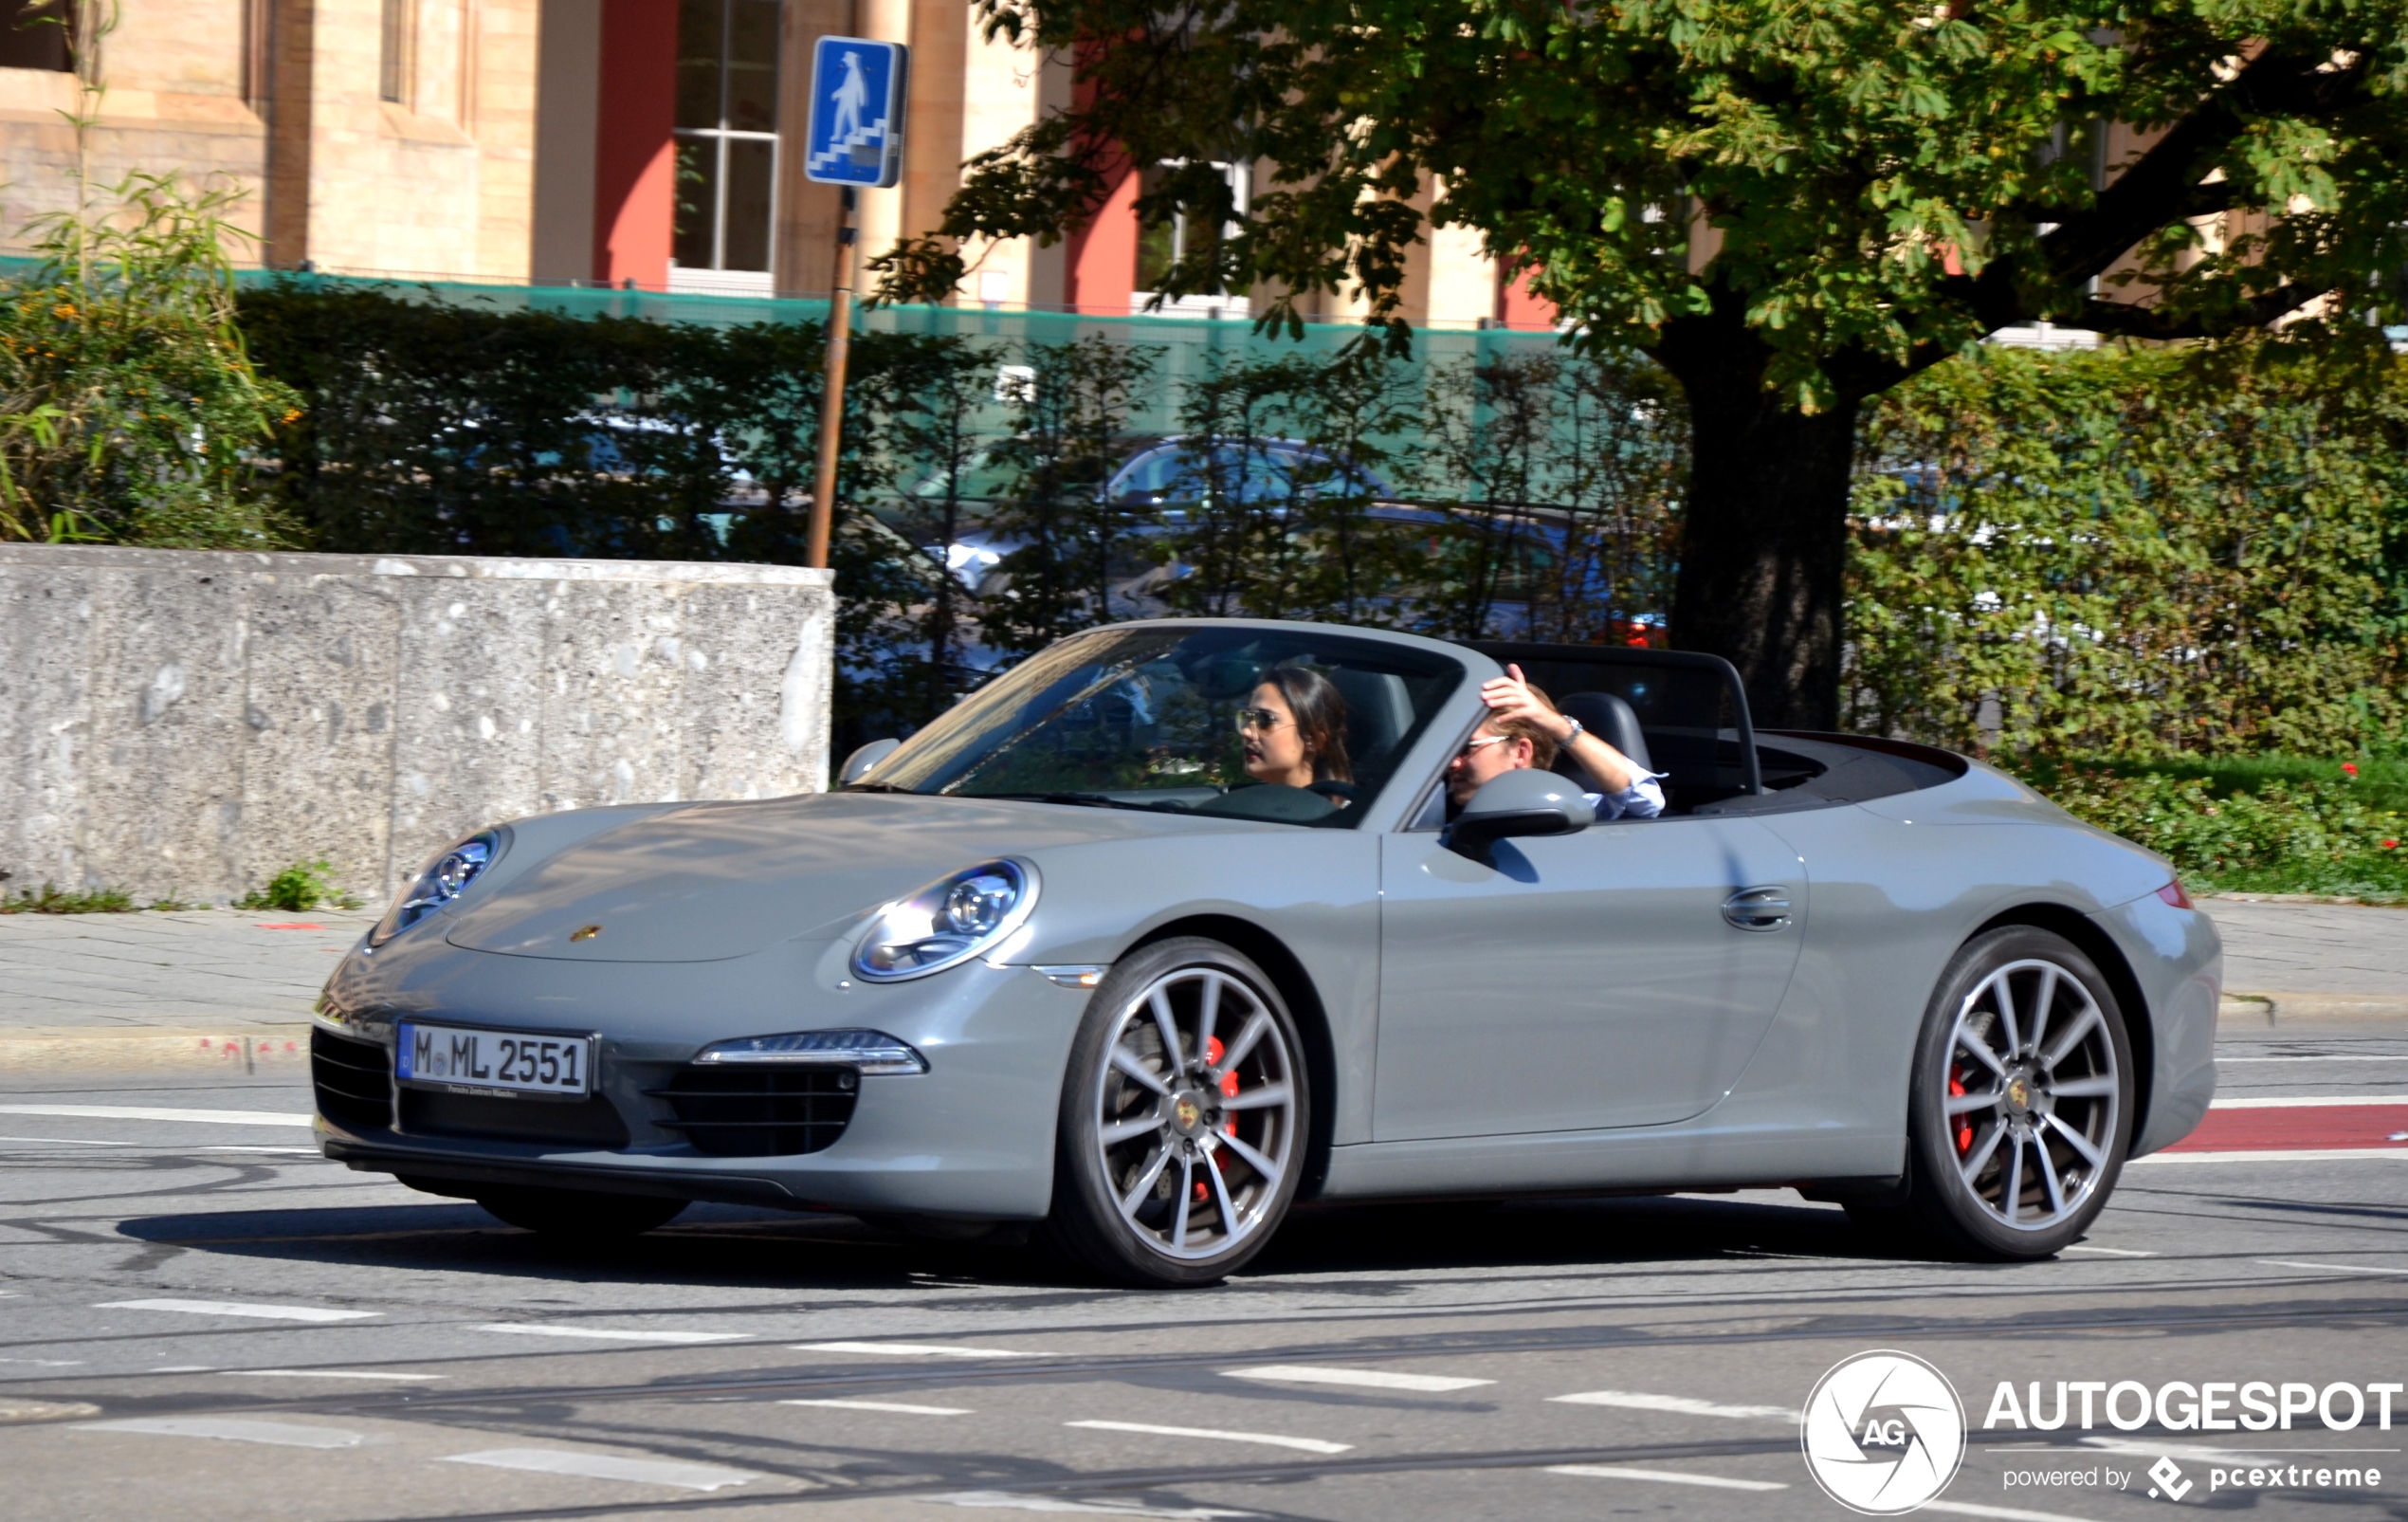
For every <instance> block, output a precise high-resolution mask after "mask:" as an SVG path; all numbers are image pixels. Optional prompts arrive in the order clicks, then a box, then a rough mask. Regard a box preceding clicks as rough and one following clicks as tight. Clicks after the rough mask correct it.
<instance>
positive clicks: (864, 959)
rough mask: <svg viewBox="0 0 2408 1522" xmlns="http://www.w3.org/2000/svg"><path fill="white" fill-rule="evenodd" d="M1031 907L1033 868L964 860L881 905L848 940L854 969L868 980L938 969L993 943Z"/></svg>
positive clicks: (890, 979)
mask: <svg viewBox="0 0 2408 1522" xmlns="http://www.w3.org/2000/svg"><path fill="white" fill-rule="evenodd" d="M1036 907H1037V873H1036V869H1035V868H1033V867H1031V866H1030V865H1029V864H1028V863H1026V862H1020V861H988V862H981V863H979V864H978V865H977V866H976V867H965V868H963V869H962V870H961V871H958V872H955V873H953V874H952V875H951V876H949V877H940V878H939V879H938V880H937V881H935V882H933V883H930V884H929V885H928V886H927V887H925V888H923V889H921V890H920V891H919V892H917V893H914V894H912V895H911V896H910V897H909V898H902V899H897V900H896V901H895V902H894V903H892V904H889V905H887V906H886V907H885V908H883V909H880V910H879V911H878V918H877V919H876V920H874V921H872V922H871V923H870V926H869V929H868V932H867V934H865V935H864V936H863V937H862V938H861V944H860V945H858V946H856V947H854V948H853V972H854V974H855V975H856V976H857V977H860V978H862V979H865V980H867V981H870V982H873V983H893V982H901V981H903V980H904V979H906V978H924V977H926V976H927V975H928V974H930V973H932V972H942V971H944V970H945V969H946V968H947V967H952V966H957V965H958V964H959V963H964V962H967V961H969V960H970V959H971V958H973V957H975V956H977V955H978V954H979V953H980V952H983V951H989V950H992V949H994V946H995V945H996V944H999V943H1000V942H1001V941H1002V940H1003V939H1004V937H1006V936H1008V935H1010V934H1011V933H1012V931H1014V930H1016V929H1018V928H1019V927H1020V926H1021V923H1022V922H1023V921H1025V920H1027V919H1028V917H1029V911H1030V910H1031V909H1033V908H1036Z"/></svg>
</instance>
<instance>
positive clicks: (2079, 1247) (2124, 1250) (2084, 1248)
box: [2057, 1242, 2157, 1257]
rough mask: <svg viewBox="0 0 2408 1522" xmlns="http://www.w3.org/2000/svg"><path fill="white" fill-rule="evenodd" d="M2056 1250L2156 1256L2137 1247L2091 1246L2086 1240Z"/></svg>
mask: <svg viewBox="0 0 2408 1522" xmlns="http://www.w3.org/2000/svg"><path fill="white" fill-rule="evenodd" d="M2057 1251H2058V1252H2060V1253H2105V1254H2106V1255H2107V1256H2109V1257H2155V1256H2157V1255H2156V1254H2155V1253H2143V1252H2141V1251H2139V1250H2138V1249H2135V1248H2130V1247H2092V1246H2091V1245H2090V1244H2089V1243H2088V1242H2076V1243H2074V1244H2073V1245H2072V1246H2071V1247H2060V1248H2058V1249H2057Z"/></svg>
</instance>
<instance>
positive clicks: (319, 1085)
mask: <svg viewBox="0 0 2408 1522" xmlns="http://www.w3.org/2000/svg"><path fill="white" fill-rule="evenodd" d="M309 1081H310V1086H311V1087H312V1088H313V1089H315V1090H316V1091H318V1113H319V1114H320V1115H323V1116H325V1117H326V1118H327V1119H328V1120H330V1121H333V1122H334V1123H335V1124H336V1125H337V1126H341V1127H344V1128H348V1129H351V1130H356V1131H358V1130H371V1131H381V1130H389V1129H391V1128H392V1123H393V1059H392V1053H391V1052H389V1051H387V1050H386V1049H385V1047H384V1045H383V1043H381V1042H377V1041H354V1040H352V1039H350V1038H349V1037H347V1036H337V1035H335V1034H334V1033H333V1032H331V1031H323V1030H319V1029H316V1028H314V1027H313V1028H312V1029H311V1031H310V1033H309Z"/></svg>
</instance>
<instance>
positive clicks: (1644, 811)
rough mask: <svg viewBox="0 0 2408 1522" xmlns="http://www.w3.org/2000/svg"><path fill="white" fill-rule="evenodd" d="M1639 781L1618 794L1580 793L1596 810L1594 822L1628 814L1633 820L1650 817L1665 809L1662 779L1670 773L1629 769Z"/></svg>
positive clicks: (1603, 821) (1600, 822)
mask: <svg viewBox="0 0 2408 1522" xmlns="http://www.w3.org/2000/svg"><path fill="white" fill-rule="evenodd" d="M1631 770H1632V771H1633V773H1636V774H1637V777H1638V780H1637V781H1635V782H1633V783H1632V784H1631V785H1630V786H1628V787H1626V788H1624V789H1623V790H1622V791H1621V792H1619V793H1583V794H1581V795H1580V796H1581V797H1582V798H1587V799H1588V800H1589V807H1591V808H1593V809H1595V810H1596V813H1597V823H1599V824H1603V823H1605V822H1606V821H1607V820H1608V819H1619V818H1621V817H1622V816H1625V815H1628V816H1630V817H1632V818H1633V819H1652V818H1654V817H1655V816H1657V815H1659V814H1662V813H1663V812H1664V779H1665V778H1666V777H1668V776H1669V775H1671V774H1669V772H1643V771H1640V770H1639V769H1638V768H1637V767H1636V766H1633V767H1632V768H1631Z"/></svg>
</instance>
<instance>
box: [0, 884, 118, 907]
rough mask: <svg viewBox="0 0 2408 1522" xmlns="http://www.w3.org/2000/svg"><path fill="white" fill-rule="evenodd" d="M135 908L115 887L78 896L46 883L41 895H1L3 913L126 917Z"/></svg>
mask: <svg viewBox="0 0 2408 1522" xmlns="http://www.w3.org/2000/svg"><path fill="white" fill-rule="evenodd" d="M132 908H134V900H133V898H132V897H131V896H130V895H128V894H127V893H126V892H125V891H124V890H123V889H115V888H96V889H90V890H88V891H86V892H82V893H77V892H69V891H65V890H63V889H60V888H59V886H58V885H57V884H55V883H44V884H43V885H42V890H41V891H40V892H35V891H34V890H33V889H26V890H25V891H23V892H20V893H16V894H12V895H0V914H123V913H125V912H127V911H129V910H131V909H132Z"/></svg>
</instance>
